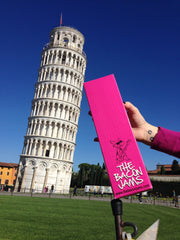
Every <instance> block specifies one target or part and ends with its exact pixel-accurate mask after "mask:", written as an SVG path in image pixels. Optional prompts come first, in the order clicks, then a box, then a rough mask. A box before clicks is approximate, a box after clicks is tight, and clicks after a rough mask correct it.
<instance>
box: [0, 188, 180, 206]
mask: <svg viewBox="0 0 180 240" xmlns="http://www.w3.org/2000/svg"><path fill="white" fill-rule="evenodd" d="M1 194H2V195H10V196H27V197H47V198H51V197H52V198H70V199H71V198H78V199H86V200H99V201H111V200H112V199H113V198H114V196H113V194H106V193H104V194H101V193H94V192H85V191H84V190H83V189H77V190H76V192H74V190H73V189H70V191H69V192H67V191H59V192H58V193H57V192H54V191H48V192H46V193H44V192H38V191H34V190H30V189H27V188H26V189H23V190H22V191H21V192H15V191H13V190H12V191H10V190H9V191H0V195H1ZM122 201H123V202H128V203H139V204H150V205H151V204H152V205H161V206H167V207H175V208H179V207H180V199H178V197H177V198H176V199H173V198H171V197H166V198H163V197H156V196H153V197H142V198H141V200H140V199H139V198H138V196H136V195H132V196H129V197H125V198H122Z"/></svg>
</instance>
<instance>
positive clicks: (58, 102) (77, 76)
mask: <svg viewBox="0 0 180 240" xmlns="http://www.w3.org/2000/svg"><path fill="white" fill-rule="evenodd" d="M83 44H84V36H83V35H82V34H81V33H80V32H79V31H78V30H76V29H74V28H70V27H65V26H60V27H56V28H54V29H53V30H52V31H51V32H50V41H49V43H48V44H46V46H45V47H44V48H43V51H42V54H41V65H40V68H39V75H38V80H37V83H36V84H35V94H34V99H33V100H32V108H31V114H30V117H29V118H28V128H27V133H26V136H25V139H24V147H23V151H22V154H21V155H20V161H19V170H18V174H17V180H16V185H15V191H21V192H22V191H23V192H29V191H32V190H33V191H35V192H42V191H43V189H44V188H45V187H48V188H49V189H50V187H51V186H52V185H54V192H55V193H68V192H69V187H70V181H71V174H72V165H73V154H74V149H75V141H76V133H77V128H78V119H79V115H80V104H81V98H82V89H83V82H84V74H85V69H86V55H85V53H84V52H83Z"/></svg>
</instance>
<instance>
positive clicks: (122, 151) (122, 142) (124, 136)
mask: <svg viewBox="0 0 180 240" xmlns="http://www.w3.org/2000/svg"><path fill="white" fill-rule="evenodd" d="M84 88H85V92H86V95H87V99H88V102H89V106H90V110H91V113H92V118H93V121H94V125H95V128H96V132H97V135H98V138H99V143H100V146H101V150H102V154H103V157H104V161H105V165H106V168H107V171H108V175H109V178H110V182H111V186H112V190H113V193H114V197H115V198H120V197H124V196H128V195H132V194H136V193H138V192H142V191H146V190H148V189H151V188H152V185H151V182H150V180H149V177H148V174H147V171H146V168H145V166H144V162H143V160H142V157H141V154H140V151H139V148H138V145H137V142H136V139H135V137H134V135H133V132H132V129H131V125H130V123H129V119H128V117H127V113H126V110H125V108H124V104H123V101H122V98H121V95H120V92H119V89H118V86H117V83H116V80H115V77H114V75H108V76H105V77H102V78H99V79H96V80H93V81H89V82H86V83H84Z"/></svg>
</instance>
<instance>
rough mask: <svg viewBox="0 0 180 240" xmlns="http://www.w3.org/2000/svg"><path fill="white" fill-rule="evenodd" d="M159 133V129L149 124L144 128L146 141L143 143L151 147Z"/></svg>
mask: <svg viewBox="0 0 180 240" xmlns="http://www.w3.org/2000/svg"><path fill="white" fill-rule="evenodd" d="M157 133H158V127H156V126H153V125H151V124H149V123H147V125H146V126H145V128H144V139H143V140H142V142H143V143H145V144H146V145H149V146H151V145H152V143H153V140H154V138H155V136H156V134H157Z"/></svg>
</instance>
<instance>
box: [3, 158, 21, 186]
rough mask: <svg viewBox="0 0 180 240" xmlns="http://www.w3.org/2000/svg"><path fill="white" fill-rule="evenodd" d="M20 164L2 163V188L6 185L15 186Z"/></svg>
mask: <svg viewBox="0 0 180 240" xmlns="http://www.w3.org/2000/svg"><path fill="white" fill-rule="evenodd" d="M17 169H18V164H17V163H6V162H0V188H3V187H4V186H5V185H8V186H14V183H15V180H16V175H17Z"/></svg>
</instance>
